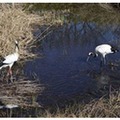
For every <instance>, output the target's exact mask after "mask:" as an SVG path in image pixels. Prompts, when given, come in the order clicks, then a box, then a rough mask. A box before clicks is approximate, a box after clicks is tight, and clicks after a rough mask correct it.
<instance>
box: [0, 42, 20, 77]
mask: <svg viewBox="0 0 120 120" xmlns="http://www.w3.org/2000/svg"><path fill="white" fill-rule="evenodd" d="M18 51H19V46H18V42H17V41H15V52H14V53H13V54H10V55H8V56H6V57H4V60H3V62H2V63H1V65H0V69H2V68H5V67H9V69H8V73H7V76H9V75H10V76H12V69H11V68H12V66H13V64H14V63H15V62H16V61H17V60H18V58H19V53H18Z"/></svg>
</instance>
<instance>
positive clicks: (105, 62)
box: [103, 56, 106, 65]
mask: <svg viewBox="0 0 120 120" xmlns="http://www.w3.org/2000/svg"><path fill="white" fill-rule="evenodd" d="M103 61H104V65H105V64H106V59H105V56H104V57H103Z"/></svg>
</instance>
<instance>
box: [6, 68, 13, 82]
mask: <svg viewBox="0 0 120 120" xmlns="http://www.w3.org/2000/svg"><path fill="white" fill-rule="evenodd" d="M7 76H9V77H10V81H11V82H13V80H12V78H13V77H12V69H11V67H9V69H8V73H7Z"/></svg>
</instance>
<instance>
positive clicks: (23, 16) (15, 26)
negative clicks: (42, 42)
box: [0, 4, 59, 59]
mask: <svg viewBox="0 0 120 120" xmlns="http://www.w3.org/2000/svg"><path fill="white" fill-rule="evenodd" d="M0 15H1V17H0V56H3V57H4V56H6V55H8V54H10V53H12V52H14V41H15V40H18V41H19V45H20V58H21V59H23V58H27V57H33V56H34V55H35V54H33V53H32V52H31V48H33V47H35V42H36V39H35V38H34V36H33V30H34V28H33V26H34V25H40V26H42V25H51V24H54V23H55V22H56V20H54V21H51V19H52V18H53V16H54V13H51V12H45V13H41V14H39V15H38V14H35V13H34V14H32V13H30V12H28V11H26V10H24V7H23V4H0ZM58 22H59V21H58Z"/></svg>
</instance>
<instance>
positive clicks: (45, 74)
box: [24, 21, 120, 104]
mask: <svg viewBox="0 0 120 120" xmlns="http://www.w3.org/2000/svg"><path fill="white" fill-rule="evenodd" d="M119 41H120V27H119V26H118V25H107V26H105V25H104V26H100V25H96V24H95V23H92V22H81V21H80V22H78V23H74V22H71V23H69V24H64V25H63V26H60V27H57V28H56V29H54V30H53V31H52V32H51V33H50V34H49V35H48V36H47V37H45V38H44V40H43V42H42V47H40V48H39V51H38V52H40V53H42V54H43V57H42V58H36V59H35V60H33V61H30V62H27V63H26V65H25V68H24V72H25V75H27V76H28V77H32V75H33V73H34V74H36V75H37V78H39V80H40V83H41V84H43V85H44V86H45V90H44V91H43V95H41V97H39V101H40V102H41V103H42V104H48V103H50V102H51V101H53V102H54V101H55V102H56V101H57V100H59V99H73V98H74V97H76V96H80V95H84V94H88V93H94V92H97V94H96V97H99V95H101V90H102V94H104V93H105V92H106V91H108V90H109V86H110V85H111V86H112V87H114V88H116V89H117V88H119V85H120V62H119V60H120V52H118V53H115V54H109V55H108V56H107V65H105V66H103V67H100V59H99V57H98V58H91V59H90V60H89V61H88V62H86V59H87V55H88V53H89V52H90V51H93V50H94V48H95V47H96V46H97V45H99V44H102V43H109V44H113V45H115V46H117V47H118V48H120V47H119V46H120V42H119ZM110 63H113V64H115V66H111V65H110Z"/></svg>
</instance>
